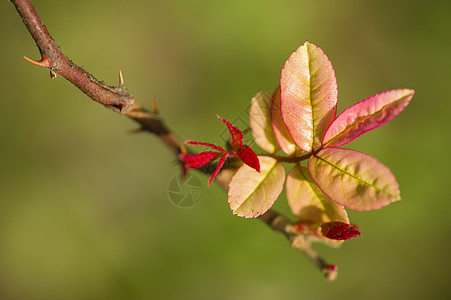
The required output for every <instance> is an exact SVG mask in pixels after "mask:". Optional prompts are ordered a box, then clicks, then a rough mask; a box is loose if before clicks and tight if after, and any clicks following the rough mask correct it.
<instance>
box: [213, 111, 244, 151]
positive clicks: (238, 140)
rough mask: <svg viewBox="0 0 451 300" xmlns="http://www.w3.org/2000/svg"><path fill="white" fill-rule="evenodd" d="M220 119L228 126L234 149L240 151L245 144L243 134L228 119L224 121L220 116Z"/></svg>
mask: <svg viewBox="0 0 451 300" xmlns="http://www.w3.org/2000/svg"><path fill="white" fill-rule="evenodd" d="M218 119H219V120H221V121H222V122H223V123H224V124H226V125H227V128H228V129H229V131H230V135H231V136H232V143H233V148H235V149H238V148H239V147H240V146H241V145H242V144H243V133H242V132H241V130H239V129H238V128H236V127H235V126H233V125H232V124H230V122H229V121H227V120H226V119H223V118H221V117H220V116H218Z"/></svg>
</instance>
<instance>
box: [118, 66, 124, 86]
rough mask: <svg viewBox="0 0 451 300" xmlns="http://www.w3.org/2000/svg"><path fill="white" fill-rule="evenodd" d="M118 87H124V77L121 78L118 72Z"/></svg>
mask: <svg viewBox="0 0 451 300" xmlns="http://www.w3.org/2000/svg"><path fill="white" fill-rule="evenodd" d="M119 87H120V88H122V87H124V77H123V76H122V71H121V70H119Z"/></svg>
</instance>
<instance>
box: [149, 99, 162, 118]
mask: <svg viewBox="0 0 451 300" xmlns="http://www.w3.org/2000/svg"><path fill="white" fill-rule="evenodd" d="M150 104H151V105H152V111H153V113H154V114H156V115H158V114H159V113H160V110H159V109H158V104H157V100H155V98H153V99H152V100H151V102H150Z"/></svg>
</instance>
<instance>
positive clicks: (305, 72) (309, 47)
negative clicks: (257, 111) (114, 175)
mask: <svg viewBox="0 0 451 300" xmlns="http://www.w3.org/2000/svg"><path fill="white" fill-rule="evenodd" d="M280 88H281V111H282V118H283V120H284V122H285V125H286V126H287V128H288V131H289V132H290V135H291V137H292V138H293V140H294V142H295V143H296V144H297V145H298V146H299V147H300V148H301V149H302V150H304V151H308V152H311V151H312V149H314V148H315V147H316V146H318V145H320V144H321V142H322V140H323V136H324V133H325V131H326V129H327V128H328V127H329V125H330V123H331V122H332V121H333V120H334V118H335V113H336V111H337V95H338V90H337V81H336V78H335V72H334V69H333V67H332V64H331V62H330V61H329V59H328V58H327V56H326V54H324V52H323V51H322V50H321V49H320V48H319V47H316V46H315V45H313V44H311V43H309V42H305V44H304V45H302V46H300V47H299V48H298V49H297V50H296V51H295V52H293V53H292V54H291V55H290V57H289V58H288V60H287V61H286V62H285V65H284V67H283V69H282V74H281V77H280Z"/></svg>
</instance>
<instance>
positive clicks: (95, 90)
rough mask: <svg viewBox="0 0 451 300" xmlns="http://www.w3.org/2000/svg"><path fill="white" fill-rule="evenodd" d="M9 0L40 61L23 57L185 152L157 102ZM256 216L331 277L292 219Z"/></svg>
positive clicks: (28, 7) (24, 1) (23, 2)
mask: <svg viewBox="0 0 451 300" xmlns="http://www.w3.org/2000/svg"><path fill="white" fill-rule="evenodd" d="M11 2H13V4H14V5H15V7H16V10H17V12H18V13H19V15H20V16H21V18H22V21H23V22H24V24H25V26H26V27H27V29H28V31H29V32H30V34H31V36H32V37H33V39H34V40H35V42H36V45H37V46H38V48H39V51H40V52H41V56H42V59H41V60H40V61H35V60H32V59H29V58H26V59H27V60H28V61H30V62H32V63H33V64H35V65H37V66H40V67H45V68H48V69H50V72H51V76H52V77H54V76H55V75H60V76H62V77H64V78H66V79H67V80H69V81H70V82H71V83H72V84H74V85H75V86H76V87H78V88H79V89H80V90H81V91H83V92H84V93H85V94H86V95H88V96H89V97H90V98H91V99H93V100H94V101H96V102H98V103H100V104H102V105H104V106H105V107H108V108H110V109H112V110H114V111H117V112H119V113H121V114H124V115H126V116H127V117H129V118H131V119H133V120H134V121H136V122H137V123H139V125H140V129H139V130H141V131H148V132H150V133H152V134H155V135H156V136H158V137H159V138H160V140H161V141H163V143H164V144H165V145H166V146H167V147H168V148H169V149H170V150H171V151H172V152H173V153H174V154H176V155H178V154H180V153H186V152H187V151H186V149H185V147H184V146H183V143H182V142H181V141H180V140H179V139H178V138H177V137H176V136H175V135H173V134H172V133H171V132H170V131H169V129H168V128H167V126H166V125H165V124H164V123H163V121H162V119H161V118H160V116H159V114H158V111H157V108H156V105H154V111H153V112H149V111H148V110H146V109H144V108H143V107H142V106H141V105H139V104H138V103H137V102H135V101H134V99H133V97H132V96H131V95H130V94H129V93H128V91H127V89H126V88H125V87H124V85H123V84H124V81H123V78H122V74H120V85H119V87H111V86H107V85H106V84H104V83H102V82H101V81H99V80H97V79H96V78H94V76H92V75H91V74H89V73H88V72H86V71H85V70H83V69H82V68H81V67H79V66H77V65H76V64H74V63H73V62H71V61H70V60H69V59H68V58H67V57H66V56H65V55H64V54H63V53H62V51H61V50H60V49H59V47H58V46H57V45H56V43H55V41H54V40H53V38H52V36H51V35H50V33H49V32H48V31H47V28H46V27H45V25H44V24H43V23H42V21H41V19H40V17H39V15H38V14H37V12H36V10H35V9H34V7H33V5H32V4H31V2H30V1H29V0H11ZM308 155H311V154H308ZM305 158H308V157H307V156H305V157H304V156H301V157H298V158H286V159H285V158H282V157H279V159H280V160H282V161H290V162H297V161H300V160H302V159H305ZM210 169H211V168H207V167H205V168H202V169H200V171H202V172H203V173H204V174H209V173H210V171H211V170H210ZM221 173H226V172H221ZM219 175H221V174H219ZM228 180H230V176H223V177H221V176H218V177H217V179H216V182H217V183H218V184H219V185H220V186H221V187H223V188H224V189H225V190H227V185H228ZM259 219H260V220H262V221H263V222H265V223H266V224H267V225H268V226H269V227H271V228H272V229H273V230H275V231H279V232H281V233H283V234H284V235H285V236H286V237H287V238H288V239H289V240H290V241H291V243H292V246H293V247H294V248H296V249H297V250H299V251H302V252H303V253H305V254H306V255H307V257H309V258H310V259H311V260H312V261H313V262H314V263H315V264H316V265H317V266H318V267H319V268H320V270H321V271H322V272H323V273H324V274H325V275H326V276H327V277H328V278H329V279H331V278H332V277H331V276H330V274H329V273H330V272H329V273H328V271H327V270H331V269H334V266H331V265H329V264H327V263H326V262H325V261H324V260H323V259H321V258H320V257H319V256H318V254H317V253H316V252H315V251H314V250H313V249H312V248H311V247H310V243H299V242H298V241H299V237H300V236H299V235H296V234H294V233H293V232H292V231H291V230H290V224H291V222H290V220H289V219H288V218H287V217H285V216H284V215H282V214H280V213H277V212H275V211H273V210H268V211H267V212H266V213H265V214H263V215H262V216H260V217H259ZM334 270H335V269H334Z"/></svg>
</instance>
